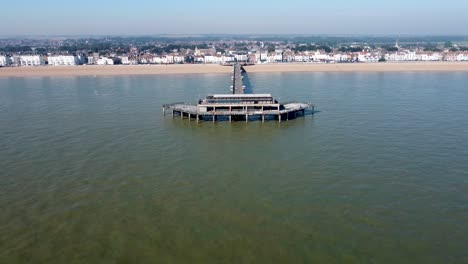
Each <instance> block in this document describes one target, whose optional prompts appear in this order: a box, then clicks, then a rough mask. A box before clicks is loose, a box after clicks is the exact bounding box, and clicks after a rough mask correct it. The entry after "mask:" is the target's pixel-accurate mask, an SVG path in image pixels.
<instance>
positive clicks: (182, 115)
mask: <svg viewBox="0 0 468 264" xmlns="http://www.w3.org/2000/svg"><path fill="white" fill-rule="evenodd" d="M180 119H184V112H182V111H180Z"/></svg>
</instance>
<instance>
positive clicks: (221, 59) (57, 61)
mask: <svg viewBox="0 0 468 264" xmlns="http://www.w3.org/2000/svg"><path fill="white" fill-rule="evenodd" d="M382 59H385V60H386V61H395V62H400V61H468V52H444V53H439V52H434V53H431V52H413V51H403V52H394V53H386V54H382V53H381V52H379V51H376V52H357V53H325V52H323V51H310V52H296V53H295V52H292V51H285V52H283V51H281V50H277V51H275V52H251V53H227V54H225V55H221V54H216V55H193V56H183V55H179V54H170V55H154V54H143V55H140V56H131V57H130V56H114V57H102V56H100V55H99V53H94V54H93V55H92V56H88V57H86V58H85V57H84V56H81V55H49V56H42V55H14V56H11V57H10V56H4V55H0V66H39V65H45V64H48V65H54V66H71V65H80V64H97V65H113V64H116V63H119V64H127V65H129V64H177V63H184V62H186V61H189V62H193V63H205V64H225V63H229V62H233V61H240V62H249V63H255V64H256V63H278V62H378V61H380V60H382Z"/></svg>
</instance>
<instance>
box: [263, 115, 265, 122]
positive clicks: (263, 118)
mask: <svg viewBox="0 0 468 264" xmlns="http://www.w3.org/2000/svg"><path fill="white" fill-rule="evenodd" d="M262 123H265V115H262Z"/></svg>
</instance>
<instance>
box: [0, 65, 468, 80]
mask: <svg viewBox="0 0 468 264" xmlns="http://www.w3.org/2000/svg"><path fill="white" fill-rule="evenodd" d="M246 70H247V71H248V72H252V73H253V72H410V71H438V72H442V71H447V72H452V71H463V72H467V71H468V62H405V63H328V64H326V63H323V64H322V63H278V64H257V65H253V66H248V67H246ZM231 71H232V68H231V67H228V66H221V65H213V64H177V65H109V66H98V65H80V66H38V67H4V68H0V77H31V76H112V75H158V74H200V73H230V72H231Z"/></svg>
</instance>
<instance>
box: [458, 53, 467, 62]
mask: <svg viewBox="0 0 468 264" xmlns="http://www.w3.org/2000/svg"><path fill="white" fill-rule="evenodd" d="M457 61H468V53H461V54H458V55H457Z"/></svg>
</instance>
